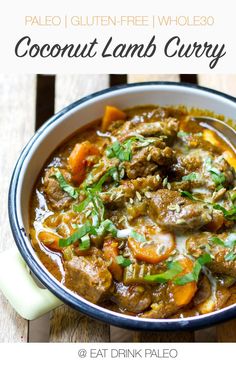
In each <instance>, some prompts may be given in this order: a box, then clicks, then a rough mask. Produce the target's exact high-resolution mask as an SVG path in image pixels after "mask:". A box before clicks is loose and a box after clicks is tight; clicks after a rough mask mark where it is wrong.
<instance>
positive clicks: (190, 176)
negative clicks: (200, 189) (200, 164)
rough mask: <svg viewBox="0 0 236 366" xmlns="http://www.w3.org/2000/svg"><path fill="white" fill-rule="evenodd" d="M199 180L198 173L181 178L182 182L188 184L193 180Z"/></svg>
mask: <svg viewBox="0 0 236 366" xmlns="http://www.w3.org/2000/svg"><path fill="white" fill-rule="evenodd" d="M198 179H199V174H198V173H190V174H188V175H185V176H184V177H183V178H182V181H190V182H194V181H195V180H198Z"/></svg>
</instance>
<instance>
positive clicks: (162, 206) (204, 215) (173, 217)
mask: <svg viewBox="0 0 236 366" xmlns="http://www.w3.org/2000/svg"><path fill="white" fill-rule="evenodd" d="M214 211H215V210H213V209H212V207H210V206H207V205H205V204H204V203H201V202H197V201H192V200H190V199H188V198H185V197H182V196H181V194H180V193H179V192H177V191H171V190H168V189H159V190H158V191H157V192H155V193H152V194H151V198H150V200H149V215H150V216H151V218H152V219H153V220H154V221H155V222H156V223H157V224H158V225H159V226H160V227H161V228H162V229H164V230H165V229H166V230H168V231H173V232H181V231H187V230H198V229H200V228H201V227H203V226H205V225H207V224H209V223H211V222H212V221H213V220H214V219H215V218H214V215H213V214H214ZM217 219H218V217H217Z"/></svg>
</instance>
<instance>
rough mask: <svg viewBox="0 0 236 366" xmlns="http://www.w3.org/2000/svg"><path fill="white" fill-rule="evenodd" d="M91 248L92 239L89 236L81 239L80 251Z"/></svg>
mask: <svg viewBox="0 0 236 366" xmlns="http://www.w3.org/2000/svg"><path fill="white" fill-rule="evenodd" d="M89 248H90V237H89V235H88V234H87V235H84V236H82V238H81V239H80V244H79V249H80V250H87V249H89Z"/></svg>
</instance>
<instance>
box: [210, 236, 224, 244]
mask: <svg viewBox="0 0 236 366" xmlns="http://www.w3.org/2000/svg"><path fill="white" fill-rule="evenodd" d="M209 241H210V242H211V243H212V244H216V245H221V246H223V247H224V246H225V242H224V241H223V240H221V239H220V238H217V236H213V237H212V238H210V239H209Z"/></svg>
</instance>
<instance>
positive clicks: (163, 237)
mask: <svg viewBox="0 0 236 366" xmlns="http://www.w3.org/2000/svg"><path fill="white" fill-rule="evenodd" d="M128 245H129V247H130V249H131V251H132V253H133V255H134V257H135V258H136V259H138V260H140V261H144V262H147V263H152V264H157V263H159V262H161V261H163V260H165V259H167V258H168V257H169V256H170V254H171V252H172V251H173V250H174V248H175V246H176V243H175V238H174V235H173V234H171V233H164V232H156V233H154V235H153V238H152V240H151V243H150V244H149V243H147V244H146V245H143V243H140V242H138V241H137V240H135V239H134V238H131V237H130V238H129V239H128Z"/></svg>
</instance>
